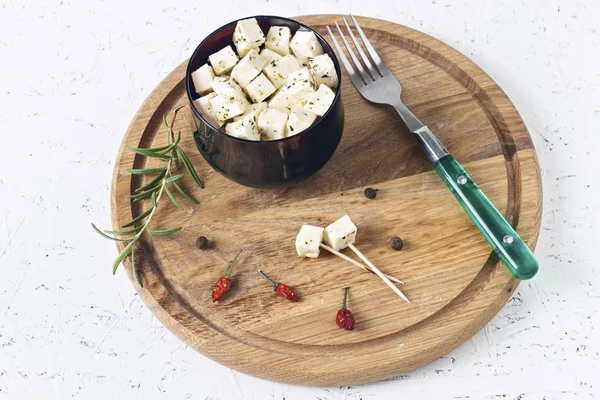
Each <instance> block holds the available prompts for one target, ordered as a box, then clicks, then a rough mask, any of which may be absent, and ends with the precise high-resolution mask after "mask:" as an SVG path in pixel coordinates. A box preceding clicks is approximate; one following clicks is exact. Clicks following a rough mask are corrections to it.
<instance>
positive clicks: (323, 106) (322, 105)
mask: <svg viewBox="0 0 600 400" xmlns="http://www.w3.org/2000/svg"><path fill="white" fill-rule="evenodd" d="M334 98H335V93H333V90H331V89H329V88H328V87H327V86H325V85H321V86H319V89H318V90H317V91H316V92H314V93H313V94H312V95H311V96H310V97H309V98H308V100H307V102H306V105H305V106H304V107H305V108H306V109H308V110H310V111H312V112H314V113H315V114H317V115H318V116H319V117H322V116H323V115H325V113H326V112H327V110H329V107H331V104H332V103H333V99H334Z"/></svg>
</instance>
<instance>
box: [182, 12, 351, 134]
mask: <svg viewBox="0 0 600 400" xmlns="http://www.w3.org/2000/svg"><path fill="white" fill-rule="evenodd" d="M232 42H233V45H234V46H235V49H236V50H237V54H236V52H235V51H234V49H233V48H232V46H227V47H225V48H223V49H221V50H219V51H218V52H216V53H214V54H211V55H210V56H209V57H208V63H207V64H204V65H202V66H201V67H200V68H198V69H197V70H196V71H194V72H192V74H191V78H192V83H193V86H194V90H195V92H196V93H197V94H198V95H200V96H201V97H200V98H198V99H197V100H194V102H193V103H194V106H195V107H196V109H197V110H198V111H199V112H200V114H202V116H203V117H204V119H205V120H206V121H207V122H208V123H209V124H210V125H212V126H213V127H215V128H220V129H221V130H222V131H224V132H225V133H226V134H228V135H230V136H234V137H237V138H240V139H245V140H255V141H258V140H278V139H283V138H286V137H290V136H293V135H297V134H298V133H300V132H302V131H304V130H306V129H308V128H310V127H311V126H312V125H313V124H314V123H315V122H316V121H318V119H319V117H322V116H323V115H325V114H326V113H327V111H328V110H329V108H330V107H331V105H332V104H333V100H334V99H335V93H334V90H335V89H336V88H337V86H338V84H339V77H338V75H337V72H336V70H335V65H334V63H333V60H332V59H331V57H330V56H329V55H328V54H326V53H324V51H323V47H322V46H321V43H320V42H319V39H318V38H317V37H316V35H315V34H314V33H313V32H311V31H303V30H299V31H297V32H296V33H295V34H294V35H292V32H291V30H290V28H288V27H286V26H271V27H270V28H269V31H268V33H267V35H266V36H265V34H264V32H263V31H262V29H261V28H260V26H259V25H258V21H257V20H256V19H255V18H249V19H245V20H241V21H238V22H237V25H236V27H235V30H234V33H233V38H232Z"/></svg>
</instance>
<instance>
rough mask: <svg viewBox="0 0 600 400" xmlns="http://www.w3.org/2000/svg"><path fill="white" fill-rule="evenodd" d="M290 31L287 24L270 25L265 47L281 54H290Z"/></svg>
mask: <svg viewBox="0 0 600 400" xmlns="http://www.w3.org/2000/svg"><path fill="white" fill-rule="evenodd" d="M291 38H292V32H291V31H290V28H288V27H287V26H272V27H271V28H269V32H268V33H267V41H266V42H265V47H266V48H267V49H269V50H272V51H274V52H275V53H277V54H279V55H281V56H287V55H288V54H290V39H291Z"/></svg>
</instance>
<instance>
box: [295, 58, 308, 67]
mask: <svg viewBox="0 0 600 400" xmlns="http://www.w3.org/2000/svg"><path fill="white" fill-rule="evenodd" d="M294 57H296V61H298V65H300V67H308V59H307V58H303V57H298V56H294Z"/></svg>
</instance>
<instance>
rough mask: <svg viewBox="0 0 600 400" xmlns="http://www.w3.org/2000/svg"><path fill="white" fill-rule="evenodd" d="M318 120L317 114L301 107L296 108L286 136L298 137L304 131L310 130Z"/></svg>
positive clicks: (288, 124) (291, 116) (288, 123)
mask: <svg viewBox="0 0 600 400" xmlns="http://www.w3.org/2000/svg"><path fill="white" fill-rule="evenodd" d="M316 119H317V114H315V113H314V112H312V111H309V110H307V109H306V108H303V107H301V106H298V107H296V108H294V109H293V110H292V112H291V113H290V116H289V117H288V122H287V135H286V136H293V135H297V134H298V133H300V132H302V131H303V130H305V129H308V128H310V126H311V125H312V124H313V123H314V122H315V120H316Z"/></svg>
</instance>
